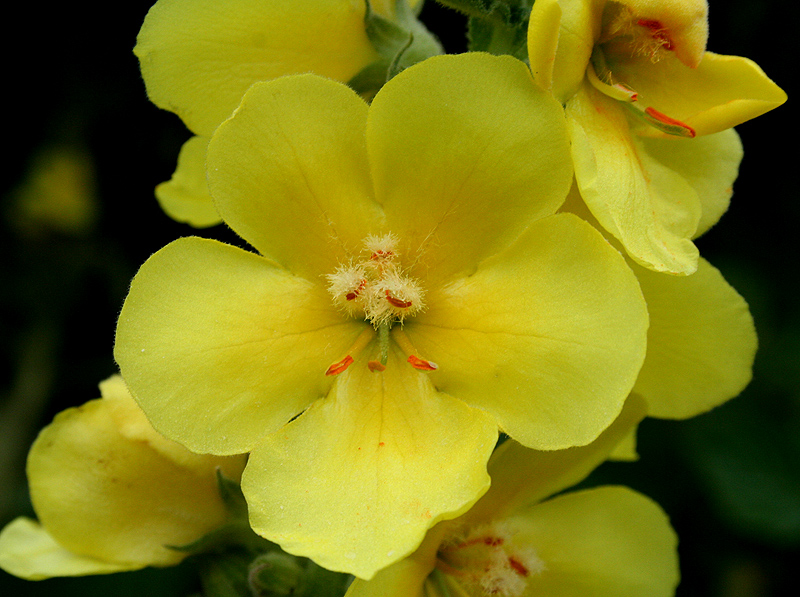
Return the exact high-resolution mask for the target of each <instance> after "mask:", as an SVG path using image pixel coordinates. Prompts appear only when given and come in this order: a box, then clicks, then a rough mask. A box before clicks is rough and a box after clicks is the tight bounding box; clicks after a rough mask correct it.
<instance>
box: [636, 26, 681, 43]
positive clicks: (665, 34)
mask: <svg viewBox="0 0 800 597" xmlns="http://www.w3.org/2000/svg"><path fill="white" fill-rule="evenodd" d="M636 24H637V25H639V26H640V27H644V28H645V29H649V30H650V36H651V37H652V38H653V39H655V40H657V41H659V42H660V43H661V47H662V48H664V49H665V50H672V49H673V48H674V47H675V44H674V43H673V42H672V38H671V37H670V36H669V31H667V28H666V27H664V25H663V24H662V23H661V21H658V20H656V19H639V20H638V21H636Z"/></svg>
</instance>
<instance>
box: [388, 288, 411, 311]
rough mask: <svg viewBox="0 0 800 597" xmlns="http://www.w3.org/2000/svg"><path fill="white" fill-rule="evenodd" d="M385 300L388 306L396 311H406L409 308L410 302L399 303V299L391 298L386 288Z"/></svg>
mask: <svg viewBox="0 0 800 597" xmlns="http://www.w3.org/2000/svg"><path fill="white" fill-rule="evenodd" d="M386 300H387V301H389V304H390V305H392V306H393V307H397V308H398V309H408V308H409V307H410V306H411V301H401V300H400V299H399V298H395V297H393V296H392V295H391V293H390V292H389V289H388V288H387V289H386Z"/></svg>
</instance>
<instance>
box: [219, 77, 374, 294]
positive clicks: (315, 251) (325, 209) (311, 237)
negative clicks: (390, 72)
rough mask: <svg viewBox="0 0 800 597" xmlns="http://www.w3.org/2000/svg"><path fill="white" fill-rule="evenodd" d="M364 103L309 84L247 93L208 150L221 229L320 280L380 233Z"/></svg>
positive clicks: (316, 82)
mask: <svg viewBox="0 0 800 597" xmlns="http://www.w3.org/2000/svg"><path fill="white" fill-rule="evenodd" d="M366 121H367V104H366V103H364V101H363V100H362V99H361V98H360V97H358V96H357V95H356V94H355V93H354V92H353V91H352V90H350V89H348V88H347V87H345V86H344V85H342V84H339V83H335V82H334V81H330V80H327V79H323V78H321V77H316V76H313V75H298V76H296V77H284V78H282V79H277V80H275V81H270V82H268V83H259V84H257V85H255V86H253V87H252V88H251V89H250V90H249V91H248V93H247V94H246V95H245V98H244V100H243V101H242V105H241V106H240V107H239V109H238V110H237V111H236V114H235V115H234V116H233V117H232V118H231V119H230V120H228V121H226V122H225V123H224V124H222V125H221V126H220V127H219V129H218V130H217V132H216V133H215V134H214V136H213V137H212V139H211V142H210V144H209V148H208V184H209V189H210V191H211V196H212V197H213V198H214V201H215V203H216V206H217V209H218V210H219V213H220V214H221V215H222V217H223V219H224V220H225V222H226V223H227V224H228V225H229V226H230V227H231V228H233V229H234V230H235V231H236V232H237V233H238V234H240V235H241V236H242V237H243V238H244V239H245V240H247V241H248V242H249V243H251V244H252V245H253V246H254V247H255V248H256V249H258V250H259V251H260V252H261V253H262V254H263V255H266V256H268V257H270V258H272V259H275V260H276V261H277V262H278V263H280V264H281V265H283V266H284V267H287V268H288V269H290V270H291V271H293V272H295V273H298V274H300V275H304V276H306V277H307V278H308V279H309V280H317V279H319V277H320V276H323V275H325V274H331V273H333V271H334V270H335V269H336V267H337V266H338V265H339V264H340V263H343V262H345V261H346V260H347V258H348V257H349V256H350V255H352V254H356V253H357V252H358V251H359V250H360V249H361V244H362V241H363V239H364V238H365V237H366V236H367V235H369V234H370V233H376V232H378V227H379V226H380V225H381V211H380V208H379V207H378V206H377V205H376V204H375V203H374V202H373V201H372V199H371V197H372V183H371V181H370V175H369V166H368V163H367V156H366V149H365V146H364V128H365V126H366Z"/></svg>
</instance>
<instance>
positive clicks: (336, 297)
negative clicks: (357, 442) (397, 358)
mask: <svg viewBox="0 0 800 597" xmlns="http://www.w3.org/2000/svg"><path fill="white" fill-rule="evenodd" d="M397 243H398V238H397V237H396V236H395V235H393V234H391V233H390V234H384V235H383V236H374V235H371V236H368V237H367V238H366V239H365V240H364V249H363V251H362V254H361V255H360V256H359V258H357V259H353V260H351V262H350V263H349V264H347V265H340V266H339V267H338V268H336V271H335V272H333V273H332V274H329V275H328V276H327V278H328V292H330V293H331V296H332V297H333V302H334V303H335V304H336V305H337V306H338V307H340V308H341V309H342V310H343V311H344V312H345V313H347V314H348V315H350V316H351V317H357V318H363V319H365V320H366V321H369V322H370V323H371V324H372V326H373V328H374V330H370V329H367V330H364V332H362V334H361V335H360V336H359V337H358V339H357V340H356V342H355V344H354V345H353V346H352V347H351V348H350V350H349V351H348V353H347V355H346V356H345V357H344V358H343V359H342V360H340V361H337V362H336V363H333V364H332V365H331V366H330V367H328V370H327V371H326V375H338V374H339V373H342V372H343V371H345V370H346V369H347V368H348V367H349V366H350V365H351V364H352V363H353V361H354V360H355V357H356V356H358V354H359V353H360V352H361V351H362V350H363V349H364V348H366V347H367V346H368V345H369V344H370V343H371V342H372V340H373V339H374V337H375V333H376V332H377V335H378V352H379V354H378V355H377V356H378V358H376V359H374V360H371V361H369V363H368V366H369V369H370V370H371V371H374V372H378V371H383V370H384V369H385V368H386V363H387V360H388V354H389V336H390V333H391V336H392V338H393V339H394V340H395V342H396V343H397V345H398V346H399V347H400V348H401V349H402V350H403V352H405V353H406V356H407V357H408V362H409V363H410V364H411V366H412V367H414V368H415V369H419V370H422V371H433V370H435V369H436V368H437V366H436V364H435V363H432V362H431V361H428V360H425V359H422V358H420V357H418V356H417V355H416V352H417V351H416V349H415V348H414V347H413V346H412V345H411V342H410V340H409V339H408V337H407V336H406V335H405V334H404V333H403V331H402V330H401V329H400V328H399V327H398V328H395V329H392V327H393V326H394V325H395V324H397V323H400V324H402V323H403V320H404V319H405V318H406V317H409V316H411V315H415V314H417V313H419V312H420V311H422V310H423V309H424V308H425V302H424V300H423V298H424V295H425V293H424V291H423V290H422V288H421V287H420V285H419V282H418V281H417V280H415V279H414V278H412V277H411V276H409V275H408V273H407V272H406V271H405V270H404V269H403V267H402V265H401V263H400V255H399V253H398V251H397Z"/></svg>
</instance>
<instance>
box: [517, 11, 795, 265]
mask: <svg viewBox="0 0 800 597" xmlns="http://www.w3.org/2000/svg"><path fill="white" fill-rule="evenodd" d="M707 38H708V4H707V2H706V1H705V0H625V1H624V2H617V1H613V0H537V1H536V3H535V4H534V7H533V10H532V12H531V17H530V26H529V29H528V53H529V56H530V63H531V70H532V72H533V76H534V79H536V81H537V82H538V83H539V84H540V85H541V86H543V87H544V88H546V89H550V90H551V91H552V92H553V94H554V95H555V96H556V97H557V98H558V99H559V100H560V101H561V102H562V103H563V104H564V105H565V106H566V113H567V120H568V126H569V133H570V138H571V141H572V158H573V161H574V164H575V178H576V180H577V183H578V187H579V189H580V193H581V196H582V197H583V199H584V201H585V202H586V204H587V206H588V207H589V209H590V210H591V212H592V214H593V215H594V216H595V217H596V218H597V220H598V222H599V223H600V225H601V226H603V227H604V228H605V229H606V230H607V231H608V232H609V233H611V234H612V235H614V236H615V237H616V238H617V239H619V241H620V242H621V243H622V244H623V246H624V247H625V250H626V251H627V252H628V254H629V255H630V256H631V258H633V259H634V260H635V261H637V262H638V263H640V264H641V265H643V266H645V267H647V268H649V269H652V270H655V271H662V272H667V273H672V274H678V275H687V274H691V273H693V272H694V271H695V270H696V269H697V262H698V251H697V248H696V247H695V245H694V243H693V242H692V239H694V238H696V237H697V236H699V235H700V234H702V233H703V232H705V231H706V230H708V229H709V228H710V227H711V226H713V225H714V224H715V223H716V222H717V220H718V219H719V218H720V216H721V215H722V214H723V213H724V212H725V210H726V209H727V207H728V204H729V201H730V196H731V194H732V185H733V181H734V180H735V179H736V175H737V173H738V167H739V162H740V160H741V157H742V148H741V143H740V141H739V138H738V135H737V134H736V132H735V131H734V130H733V128H732V127H734V126H736V125H738V124H741V123H742V122H745V121H747V120H750V119H751V118H755V117H756V116H759V115H761V114H763V113H765V112H767V111H769V110H772V109H773V108H776V107H778V106H780V105H781V104H782V103H783V102H785V101H786V93H785V92H784V91H783V90H782V89H781V88H780V87H778V86H777V85H776V84H775V83H774V82H772V81H771V80H770V79H769V77H767V75H766V74H764V71H762V70H761V68H760V67H759V66H758V65H757V64H755V63H754V62H753V61H751V60H749V59H747V58H742V57H738V56H722V55H719V54H714V53H712V52H707V51H706V49H705V48H706V41H707Z"/></svg>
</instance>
